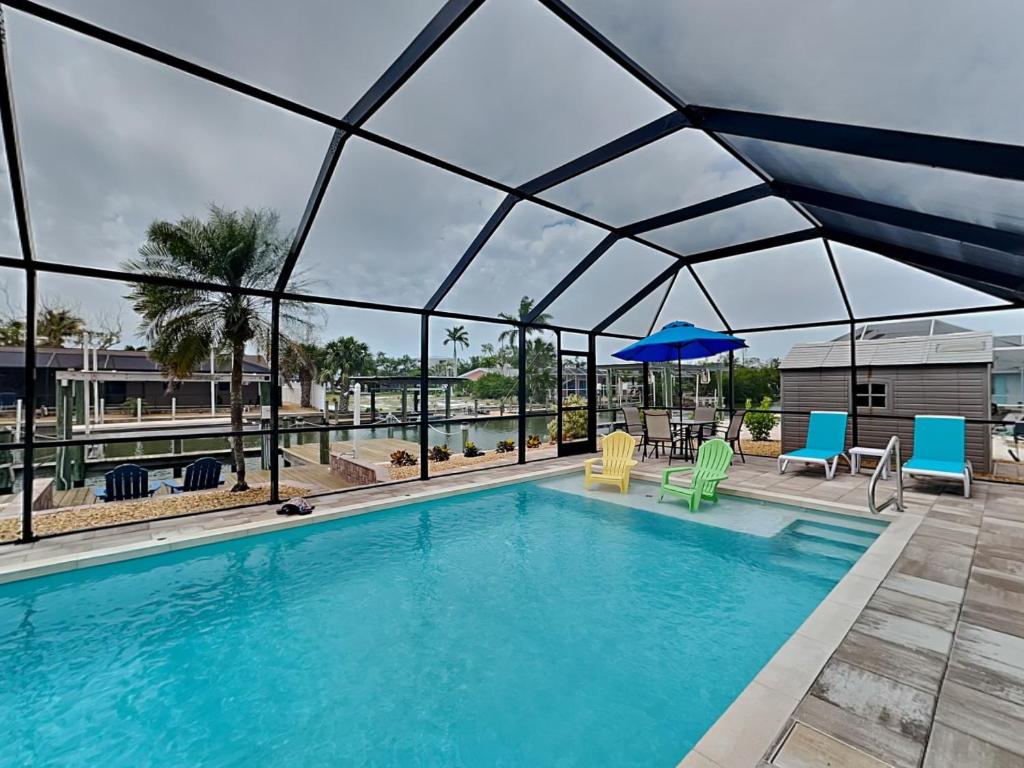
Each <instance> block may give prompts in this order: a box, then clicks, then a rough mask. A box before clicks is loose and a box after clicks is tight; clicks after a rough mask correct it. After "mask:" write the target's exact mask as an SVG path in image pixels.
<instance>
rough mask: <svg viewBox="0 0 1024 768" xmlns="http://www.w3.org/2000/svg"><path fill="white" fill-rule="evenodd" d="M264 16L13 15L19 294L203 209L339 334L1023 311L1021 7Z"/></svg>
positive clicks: (455, 3)
mask: <svg viewBox="0 0 1024 768" xmlns="http://www.w3.org/2000/svg"><path fill="white" fill-rule="evenodd" d="M258 3H259V6H264V5H265V6H266V7H265V8H261V7H256V8H254V7H253V4H252V3H242V2H241V0H225V2H222V3H214V4H209V3H202V2H198V0H187V2H185V3H183V4H178V5H176V6H175V8H174V11H173V12H171V11H170V10H168V9H167V8H162V7H161V6H160V4H159V3H157V4H153V3H135V4H130V7H127V6H124V4H123V3H118V2H114V0H53V3H52V5H53V7H49V6H45V5H38V4H35V3H30V2H27V1H24V0H13V1H12V2H8V3H5V6H6V7H5V8H4V10H3V14H4V23H5V30H6V38H5V39H4V41H3V51H4V66H5V69H6V72H5V77H6V80H7V81H8V83H9V84H10V89H9V91H8V92H7V93H6V94H2V95H0V113H2V114H0V116H2V117H3V119H4V123H5V125H4V129H5V130H4V137H5V139H6V146H5V159H6V164H5V166H4V173H5V175H6V177H7V179H8V180H10V181H11V182H13V183H12V184H8V185H5V191H4V194H5V197H6V200H7V202H6V203H4V204H2V205H0V210H3V211H6V213H4V228H3V233H2V236H3V258H4V259H5V265H6V266H17V265H18V262H19V261H20V260H27V259H32V260H33V263H35V264H36V265H37V267H38V268H39V269H40V270H47V269H49V270H51V271H65V272H68V271H70V272H72V273H73V272H75V271H82V272H83V273H84V272H86V271H87V270H92V271H94V272H95V271H99V272H100V273H102V274H103V276H107V277H110V278H111V279H114V278H116V277H117V276H118V275H119V272H120V269H121V265H122V264H123V263H124V261H125V260H126V259H129V258H131V257H132V256H134V254H135V252H136V250H137V248H138V246H139V245H140V244H141V242H142V241H143V239H144V237H145V231H146V228H147V227H148V226H149V224H150V223H152V222H153V221H155V220H161V219H163V220H177V219H179V218H181V217H185V216H195V217H202V216H204V214H205V213H206V211H207V210H208V207H209V206H210V205H211V204H216V205H220V206H222V207H227V208H238V209H242V208H253V209H270V210H273V211H276V212H277V213H278V214H279V216H280V222H281V227H282V229H284V230H286V231H287V232H288V233H289V234H290V236H291V247H290V250H289V255H288V258H287V260H286V262H285V267H284V270H283V271H282V273H281V275H280V276H279V279H278V281H277V286H276V288H275V289H274V290H275V291H277V292H278V293H279V294H280V295H288V296H292V295H293V294H295V295H299V296H300V297H302V298H307V299H318V300H321V301H326V302H330V303H334V304H338V305H342V306H344V305H349V306H359V307H378V308H382V309H389V308H391V309H398V310H401V311H405V312H409V311H411V312H413V313H435V312H437V313H442V314H445V315H450V316H453V317H464V318H466V319H467V320H493V319H496V318H500V317H506V318H507V317H512V318H513V319H516V320H519V321H525V322H527V323H537V322H543V323H546V324H548V325H550V326H551V327H554V328H560V329H563V330H567V331H575V332H604V333H612V334H622V335H625V336H642V335H644V334H646V333H648V332H649V331H650V330H651V329H652V328H656V327H660V325H661V324H664V323H665V322H667V321H669V320H672V319H685V320H690V321H692V322H695V323H697V324H702V325H708V326H710V327H715V328H724V329H726V330H736V329H744V328H748V329H754V330H758V329H767V328H772V327H780V328H784V327H787V326H799V325H806V324H811V323H815V322H827V323H835V322H842V321H854V320H857V319H871V318H878V317H883V316H899V315H901V314H912V313H914V312H919V311H922V310H921V308H922V307H924V308H928V309H932V308H934V309H935V310H936V311H940V310H952V309H959V308H984V307H998V306H1000V305H1003V304H1006V303H1007V302H1010V303H1017V302H1021V301H1024V213H1022V211H1024V147H1022V146H1020V145H1021V143H1022V142H1024V129H1022V126H1024V106H1022V102H1021V100H1020V99H1015V98H1012V97H1011V96H1010V95H1009V94H1013V93H1015V92H1016V91H1017V90H1018V89H1019V88H1018V86H1019V82H1018V81H1019V78H1020V74H1021V72H1024V52H1022V51H1024V49H1022V48H1021V46H1020V45H1019V41H1018V39H1017V38H1018V37H1019V35H1018V34H1017V30H1019V29H1020V28H1021V26H1022V24H1021V22H1024V9H1022V8H1021V7H1018V6H1014V5H1012V4H1007V3H994V2H989V1H988V0H986V1H985V2H983V3H982V4H981V5H978V4H963V3H943V4H942V7H941V9H936V8H934V7H933V6H932V4H930V3H925V2H924V0H913V2H910V3H909V4H904V5H902V6H900V7H899V8H894V7H893V6H892V4H891V3H885V2H882V0H869V1H868V2H864V3H845V4H838V5H837V4H827V5H818V6H814V7H808V6H807V5H806V4H805V3H797V2H795V0H784V2H782V3H780V4H777V5H774V6H773V7H772V10H771V13H770V14H769V13H768V12H767V11H763V12H760V11H756V10H755V11H754V12H750V13H736V12H735V8H730V7H728V4H722V3H705V2H697V1H696V0H683V1H682V2H676V1H675V0H655V2H651V3H648V4H647V5H645V7H644V9H643V11H642V12H640V11H639V10H638V9H637V8H636V7H635V6H634V5H631V4H629V3H621V2H617V1H616V0H568V2H567V3H566V2H563V1H562V0H540V1H539V2H534V1H533V0H448V2H442V1H441V0H399V1H398V2H389V3H382V4H373V3H370V4H367V3H365V2H362V1H361V0H345V1H344V2H338V3H329V4H322V3H318V4H316V5H315V6H311V7H308V8H303V9H302V10H301V11H300V10H298V9H296V10H295V12H293V13H285V14H282V13H281V12H280V9H279V8H278V7H277V6H276V5H267V4H266V3H265V0H258ZM123 6H124V7H123ZM809 62H813V64H812V65H809ZM15 115H16V120H15ZM9 169H13V170H15V171H16V173H11V172H9ZM12 197H13V204H12V203H11V200H12ZM19 229H22V230H26V231H25V233H24V234H25V235H26V236H24V237H19V234H20V232H19ZM862 254H863V255H862ZM106 273H109V275H107V274H106ZM873 280H874V281H878V280H882V281H888V283H899V282H901V281H904V280H905V281H908V284H909V283H911V282H912V283H913V285H914V286H915V288H914V290H913V292H912V293H911V292H907V291H899V290H892V286H891V285H889V284H886V285H885V286H880V287H879V291H878V292H877V296H883V295H884V296H885V297H886V298H885V300H884V301H881V300H879V299H877V296H876V297H873V296H872V291H871V287H872V281H873ZM844 283H845V284H844ZM524 297H525V298H527V299H529V301H528V302H526V303H524V302H522V299H523V298H524ZM521 305H522V306H531V307H532V309H531V310H530V311H529V313H528V314H526V315H525V316H522V317H516V315H517V313H518V311H519V309H518V308H519V307H520V306H521Z"/></svg>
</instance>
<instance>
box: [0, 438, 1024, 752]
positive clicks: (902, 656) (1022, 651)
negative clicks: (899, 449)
mask: <svg viewBox="0 0 1024 768" xmlns="http://www.w3.org/2000/svg"><path fill="white" fill-rule="evenodd" d="M582 458H583V457H572V458H564V459H551V460H547V461H543V462H538V463H534V464H530V465H527V467H526V468H525V469H526V470H527V471H529V470H532V469H541V468H555V467H570V466H575V465H578V464H579V463H580V461H581V460H582ZM663 466H664V461H650V460H649V461H647V462H644V463H643V464H642V465H640V467H639V468H638V470H637V474H638V475H639V476H640V477H646V478H647V479H656V478H658V477H659V475H660V469H661V468H662V467H663ZM523 469H524V468H523V467H520V466H518V465H512V466H501V467H494V468H490V469H486V470H481V471H478V472H473V473H470V474H462V475H456V476H440V477H436V478H433V479H431V480H429V481H426V482H424V483H419V482H416V483H406V484H400V485H390V486H373V487H368V488H364V489H357V490H352V491H349V492H347V493H345V494H342V495H337V496H327V497H322V498H321V499H319V500H318V505H319V508H321V509H322V508H326V507H328V506H329V505H331V504H335V503H336V504H339V505H349V504H355V503H357V502H358V503H364V502H365V503H373V502H379V501H381V500H386V499H394V498H396V497H397V498H401V497H402V496H408V495H411V494H414V493H421V492H423V491H426V490H429V489H445V488H453V487H456V486H465V485H466V484H467V483H469V484H474V483H483V482H486V481H489V480H492V479H498V478H513V477H515V476H517V475H519V474H521V473H522V472H523ZM867 484H868V475H867V474H862V475H859V476H856V477H854V476H851V475H849V474H848V473H843V472H839V473H837V475H836V477H835V479H834V480H832V481H825V479H824V477H823V475H822V473H821V471H820V469H817V470H809V471H800V470H796V471H793V470H791V471H790V472H787V473H786V474H785V475H779V474H778V473H777V471H776V469H775V462H774V461H771V460H763V459H756V458H750V459H748V463H747V464H736V465H734V466H733V467H732V469H731V471H730V477H729V480H728V481H726V482H725V483H723V484H722V486H721V487H722V490H723V491H729V490H732V491H733V492H736V493H750V492H757V493H759V494H778V495H779V497H780V498H781V497H783V496H785V497H788V500H790V501H793V502H796V503H806V504H807V505H809V506H814V505H816V504H826V505H829V504H830V505H833V507H835V508H844V507H846V508H850V509H853V508H858V509H860V510H862V511H863V510H864V509H865V507H866V492H867ZM889 488H891V482H890V483H889V484H885V483H883V484H882V485H881V486H880V493H887V492H888V490H889ZM905 498H906V502H907V506H908V515H918V516H921V518H920V523H919V524H918V525H917V527H916V530H915V531H914V533H913V535H912V536H910V539H909V541H908V542H907V543H906V546H905V547H903V546H902V543H901V544H900V546H901V547H902V550H901V551H899V552H894V553H893V557H894V564H893V565H892V567H891V569H890V570H889V571H888V573H887V575H886V576H885V578H884V579H883V580H882V581H881V584H880V586H878V588H877V589H874V586H873V585H871V587H870V588H871V589H874V592H873V593H870V596H868V594H865V600H864V602H862V603H860V605H858V606H855V607H848V608H847V609H846V610H844V611H842V612H843V613H845V614H847V615H848V616H849V617H850V618H851V619H853V622H852V627H851V628H850V629H849V631H845V630H844V634H843V635H841V636H837V640H838V639H839V638H840V637H841V641H838V643H837V641H836V640H833V641H832V646H830V647H831V648H834V651H826V652H825V653H824V654H821V648H823V647H824V646H823V645H822V643H820V642H818V640H819V639H820V638H814V637H807V638H804V640H803V641H802V642H803V643H804V645H805V646H806V648H804V649H803V650H800V648H797V649H796V653H795V656H794V658H793V659H792V660H791V663H792V664H793V665H794V668H799V667H800V666H801V665H802V664H806V665H807V666H811V665H813V668H814V669H818V668H819V667H820V672H819V673H818V674H817V678H816V679H815V680H814V682H813V683H812V684H811V685H810V687H809V688H806V687H802V688H801V689H799V690H792V687H793V686H791V685H790V684H789V681H787V679H786V676H785V675H782V676H781V677H779V679H776V680H773V679H767V678H763V679H762V676H759V680H760V681H761V683H763V684H760V685H758V684H756V683H752V687H754V686H756V689H757V691H760V692H761V695H762V696H765V697H766V698H767V700H769V701H774V700H775V699H774V698H773V697H774V696H775V695H776V694H779V696H780V697H781V698H779V699H778V700H779V701H783V702H786V703H787V706H788V708H787V709H786V710H785V712H784V713H783V715H782V717H779V718H778V720H777V722H776V724H772V723H767V724H766V723H763V722H762V723H758V722H756V721H754V720H752V721H750V722H748V723H746V727H745V734H744V736H745V738H748V739H753V740H754V741H755V742H756V740H757V739H758V738H763V739H764V741H765V743H764V744H763V745H762V746H761V747H760V752H759V753H758V754H760V755H761V757H760V759H759V758H757V757H754V758H753V759H746V758H743V761H744V762H742V763H741V762H732V757H726V758H722V759H723V761H724V762H719V761H717V760H712V759H709V758H708V757H706V756H705V755H701V754H698V753H697V752H696V751H695V752H692V753H691V755H690V756H689V758H688V759H687V760H686V761H685V764H686V765H700V766H705V768H734V766H739V765H741V764H742V765H746V766H749V767H750V768H757V766H760V767H761V768H766V767H767V766H775V767H776V768H812V767H813V766H830V768H884V766H890V767H891V768H904V767H916V766H924V767H925V768H946V767H949V768H953V767H954V766H955V767H956V768H986V766H991V767H992V768H1008V767H1009V766H1016V767H1020V766H1024V489H1020V488H1017V487H1014V486H1005V485H998V484H992V483H984V482H979V483H976V484H975V488H974V497H973V498H971V499H964V498H963V497H962V496H961V493H960V490H959V488H958V486H956V485H955V484H943V483H918V482H910V483H908V485H907V490H906V497H905ZM273 516H274V512H273V509H271V508H269V507H265V506H263V507H251V508H247V509H243V510H234V511H230V512H223V513H219V512H212V513H207V514H204V515H201V516H197V517H191V518H186V519H179V520H161V521H154V522H150V523H145V524H139V525H132V526H123V527H120V528H115V529H109V530H103V531H94V532H86V533H81V534H73V535H68V536H61V537H57V538H52V539H47V540H43V541H39V542H35V543H33V544H27V545H14V546H4V547H0V569H2V568H4V567H10V566H12V565H15V564H18V565H27V564H30V563H32V562H35V561H46V560H49V559H52V558H54V557H59V556H61V555H65V554H68V553H84V552H88V551H92V550H96V549H105V548H107V547H111V546H119V545H129V544H132V543H138V542H153V541H156V540H161V539H162V538H164V537H166V536H168V535H169V534H172V533H173V532H175V531H182V530H185V531H187V530H196V529H200V530H205V531H218V530H221V529H228V528H230V527H231V526H237V525H241V524H245V523H250V522H257V521H264V520H269V519H272V518H273ZM897 555H898V557H897ZM869 556H870V555H865V556H864V557H869ZM862 559H863V558H862ZM848 579H849V582H848V583H849V584H851V585H852V586H851V589H853V590H856V589H857V586H858V583H857V580H856V578H850V577H848ZM864 581H865V582H866V583H867V580H864ZM876 583H877V582H876ZM865 603H866V604H865ZM860 606H863V607H860ZM798 645H799V644H798ZM782 692H784V693H785V695H784V696H783V695H782ZM790 702H791V703H790ZM754 703H755V704H756V703H757V702H754ZM761 711H763V710H761ZM790 712H792V714H791V715H790ZM784 721H785V724H784V726H783V727H782V728H781V729H779V725H780V724H782V723H783V722H784ZM766 726H767V727H766ZM772 734H774V739H773V738H772ZM699 747H700V745H698V748H699ZM741 754H744V752H743V750H740V749H737V750H735V751H734V752H730V755H737V756H738V755H741ZM736 759H737V760H740V758H739V757H737V758H736Z"/></svg>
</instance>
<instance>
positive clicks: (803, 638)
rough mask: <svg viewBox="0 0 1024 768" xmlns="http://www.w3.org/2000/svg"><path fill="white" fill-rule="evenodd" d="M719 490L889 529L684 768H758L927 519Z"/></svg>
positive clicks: (163, 540)
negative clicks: (872, 522)
mask: <svg viewBox="0 0 1024 768" xmlns="http://www.w3.org/2000/svg"><path fill="white" fill-rule="evenodd" d="M581 467H582V462H581V463H580V464H573V465H570V466H560V467H552V468H547V469H535V470H527V471H524V472H521V473H517V474H514V475H508V476H504V477H497V478H492V479H483V480H480V479H472V480H467V481H466V482H465V483H462V484H459V485H455V486H445V487H439V488H428V489H426V490H423V491H419V492H414V493H400V494H396V495H395V496H393V497H389V498H386V499H379V500H375V501H356V502H353V503H350V504H345V503H341V502H338V503H331V504H327V505H322V506H321V507H318V508H317V509H315V510H314V511H313V513H312V514H310V515H307V516H303V517H282V518H271V519H267V520H257V521H246V522H242V523H238V524H235V525H227V526H225V527H223V528H219V529H211V530H204V531H174V530H168V531H167V533H166V535H163V536H157V537H156V538H155V539H154V540H152V541H136V542H131V543H128V544H122V545H113V546H109V547H103V548H98V549H95V550H92V551H88V552H77V553H76V552H72V553H68V554H67V555H62V556H58V557H54V558H49V559H44V560H36V561H30V562H24V563H13V564H11V565H9V566H7V567H0V584H6V583H11V582H15V581H22V580H27V579H32V578H37V577H41V576H48V575H51V574H56V573H63V572H68V571H73V570H77V569H81V568H90V567H94V566H98V565H107V564H110V563H116V562H122V561H125V560H133V559H138V558H142V557H148V556H149V555H155V554H161V553H164V552H173V551H177V550H183V549H190V548H193V547H201V546H205V545H208V544H214V543H218V542H223V541H231V540H233V539H240V538H246V537H249V536H258V535H261V534H265V533H273V532H276V531H281V530H288V529H292V528H299V527H303V526H309V525H317V524H319V523H324V522H329V521H332V520H339V519H343V518H347V517H355V516H359V515H364V514H369V513H371V512H378V511H382V510H387V509H394V508H397V507H403V506H406V505H409V504H415V503H418V502H422V501H428V500H434V499H442V498H447V497H451V496H460V495H463V494H466V493H472V492H475V491H482V490H488V489H492V488H500V487H503V486H507V485H515V484H518V483H522V482H527V481H530V480H539V479H544V478H550V477H557V476H560V475H567V474H572V473H575V472H579V470H580V468H581ZM636 475H637V477H636V479H637V480H639V481H641V482H645V483H646V482H651V481H654V482H657V479H656V478H655V477H654V476H653V475H648V473H646V472H643V471H641V472H639V473H636ZM721 493H722V494H723V495H730V496H736V497H741V498H747V499H753V500H757V501H767V502H775V503H780V504H787V505H790V506H794V507H799V508H802V509H808V510H816V511H822V512H833V513H839V514H843V515H848V516H851V517H863V518H868V519H872V520H879V519H881V520H885V521H886V522H887V523H889V524H888V525H887V526H886V527H885V528H884V529H882V530H881V532H880V534H879V536H878V538H877V539H875V541H874V542H872V544H871V546H870V547H869V548H868V549H867V551H865V552H864V554H862V555H861V557H860V558H859V559H858V560H857V562H856V563H855V564H854V565H853V566H852V567H851V568H850V570H849V571H847V573H846V574H845V575H844V576H843V578H842V579H841V580H840V581H839V582H838V583H837V584H836V585H835V587H834V588H833V589H832V591H831V592H829V594H828V595H827V596H826V597H825V598H824V599H823V600H822V602H821V603H819V604H818V606H817V607H816V608H815V610H814V611H813V612H812V613H811V614H810V616H808V617H807V619H806V620H805V621H804V623H803V624H801V626H800V627H799V628H798V629H797V630H796V632H794V633H793V634H792V635H791V636H790V637H789V638H788V639H787V641H786V642H785V643H784V644H783V645H782V647H781V648H779V650H778V651H777V652H776V653H775V655H774V656H772V658H771V659H770V660H769V661H768V663H767V664H765V666H764V667H762V668H761V670H760V671H759V672H758V674H757V675H756V676H755V677H754V678H753V680H751V682H750V683H749V684H748V685H747V687H746V688H745V689H744V690H743V691H742V692H741V693H740V694H739V696H737V697H736V698H735V699H734V700H733V702H732V703H731V704H730V705H729V707H728V708H727V709H726V711H725V712H723V713H722V715H721V716H720V717H719V718H718V720H716V721H715V723H714V724H713V725H712V726H711V727H710V728H709V729H708V730H707V731H706V732H705V733H704V735H703V736H702V737H701V739H700V740H699V741H698V742H697V744H696V745H694V747H693V748H692V749H691V750H690V752H689V753H688V754H686V755H685V756H684V757H683V759H682V760H681V762H680V763H679V764H678V768H753V767H754V766H757V765H758V763H759V761H760V760H761V758H762V756H763V755H764V754H765V752H766V751H767V750H768V749H769V748H770V747H771V745H772V743H773V742H774V740H775V737H776V735H777V733H778V731H779V729H780V728H782V727H783V726H784V725H785V723H786V722H787V721H788V720H789V718H790V717H791V715H792V714H793V712H794V711H795V710H796V708H797V705H798V704H799V703H800V700H801V699H802V698H803V696H804V694H805V693H806V692H807V691H808V690H809V689H810V687H811V685H812V684H813V682H814V680H815V679H816V678H817V676H818V673H819V672H820V671H821V669H822V668H823V667H824V665H825V663H826V662H827V661H828V659H829V658H830V657H831V656H832V654H833V653H834V652H835V650H836V648H838V646H839V644H840V643H841V642H842V640H843V638H844V637H845V636H846V633H847V632H848V631H849V629H850V627H852V626H853V623H854V622H855V621H856V619H857V618H858V617H859V616H860V613H861V611H862V610H863V609H864V607H865V606H866V605H867V602H868V600H869V599H870V598H871V596H872V595H873V594H874V592H875V590H876V589H877V588H878V586H879V585H880V584H881V582H882V580H883V579H884V578H885V576H886V575H887V574H888V572H889V570H890V568H891V567H892V565H893V564H894V563H895V562H896V560H897V558H898V557H899V556H900V554H901V553H902V552H903V549H904V547H905V546H906V544H907V542H908V541H909V540H910V537H911V536H912V535H913V534H914V532H915V531H916V530H917V527H918V525H919V524H920V522H921V520H922V519H923V515H919V514H915V513H910V512H903V513H900V514H898V515H896V514H891V513H883V514H881V515H872V514H871V513H870V512H868V510H867V509H866V507H863V506H858V505H854V504H846V503H842V502H836V501H828V500H821V499H812V498H808V497H806V496H797V495H794V494H788V493H779V492H775V491H768V490H764V491H759V490H751V489H746V488H725V487H723V488H722V489H721ZM258 506H260V507H263V506H266V505H258Z"/></svg>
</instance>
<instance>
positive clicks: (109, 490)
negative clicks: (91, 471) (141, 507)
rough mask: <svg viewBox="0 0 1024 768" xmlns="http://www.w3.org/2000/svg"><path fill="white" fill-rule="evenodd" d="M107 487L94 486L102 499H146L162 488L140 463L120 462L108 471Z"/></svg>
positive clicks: (94, 489) (95, 491)
mask: <svg viewBox="0 0 1024 768" xmlns="http://www.w3.org/2000/svg"><path fill="white" fill-rule="evenodd" d="M105 477H106V481H107V484H106V487H103V488H93V489H92V492H93V493H95V494H96V498H97V499H99V500H100V501H127V500H128V499H144V498H147V497H149V496H152V495H153V494H154V493H156V492H157V491H158V490H159V489H160V483H159V482H152V483H151V482H149V472H147V471H146V470H145V469H143V468H142V467H140V466H139V465H138V464H120V465H118V466H116V467H114V468H113V469H112V470H110V471H109V472H107V474H106V475H105Z"/></svg>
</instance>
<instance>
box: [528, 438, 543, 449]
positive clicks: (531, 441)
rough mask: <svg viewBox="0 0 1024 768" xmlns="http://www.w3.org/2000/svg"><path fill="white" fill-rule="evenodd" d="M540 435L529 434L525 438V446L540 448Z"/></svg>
mask: <svg viewBox="0 0 1024 768" xmlns="http://www.w3.org/2000/svg"><path fill="white" fill-rule="evenodd" d="M540 442H541V441H540V435H530V436H529V437H527V438H526V447H527V448H540Z"/></svg>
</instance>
